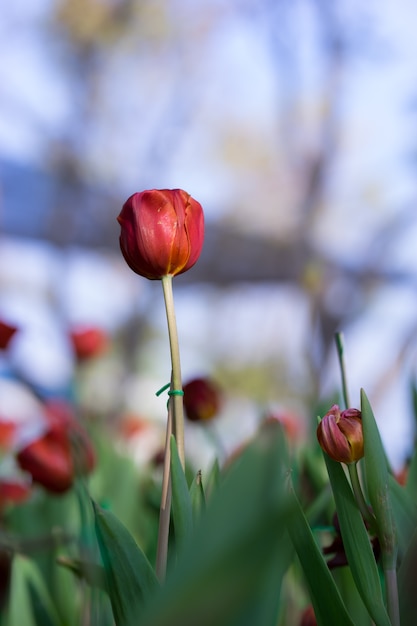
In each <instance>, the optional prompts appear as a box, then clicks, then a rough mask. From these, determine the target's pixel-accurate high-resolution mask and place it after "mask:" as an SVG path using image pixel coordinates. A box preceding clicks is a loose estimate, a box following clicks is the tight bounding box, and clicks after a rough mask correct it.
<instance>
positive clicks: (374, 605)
mask: <svg viewBox="0 0 417 626" xmlns="http://www.w3.org/2000/svg"><path fill="white" fill-rule="evenodd" d="M324 458H325V461H326V466H327V471H328V474H329V478H330V484H331V486H332V490H333V495H334V499H335V503H336V510H337V515H338V520H339V524H340V532H341V535H342V539H343V546H344V549H345V552H346V557H347V561H348V563H349V567H350V569H351V572H352V577H353V580H354V581H355V584H356V587H357V589H358V592H359V595H360V596H361V598H362V601H363V603H364V605H365V606H366V608H367V609H368V612H369V615H370V616H371V617H372V619H373V620H374V622H375V623H376V624H378V626H389V624H390V619H389V617H388V614H387V612H386V609H385V606H384V600H383V595H382V589H381V583H380V578H379V573H378V568H377V565H376V562H375V557H374V554H373V551H372V546H371V542H370V539H369V535H368V532H367V530H366V527H365V524H364V521H363V519H362V515H361V513H360V511H359V509H358V506H357V504H356V501H355V498H354V496H353V493H352V489H351V487H350V485H349V483H348V480H347V478H346V475H345V472H344V471H343V468H342V465H341V464H340V463H337V462H336V461H333V460H332V459H331V458H330V457H329V456H327V454H324Z"/></svg>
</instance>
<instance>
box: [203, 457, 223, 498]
mask: <svg viewBox="0 0 417 626" xmlns="http://www.w3.org/2000/svg"><path fill="white" fill-rule="evenodd" d="M219 483H220V466H219V461H218V460H217V459H215V461H214V463H213V465H212V467H211V469H210V471H209V472H208V475H207V480H204V494H205V498H206V500H209V499H210V498H211V496H212V494H213V493H214V492H215V491H216V489H217V488H218V486H219Z"/></svg>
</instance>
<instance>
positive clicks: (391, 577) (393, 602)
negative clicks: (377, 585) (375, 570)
mask: <svg viewBox="0 0 417 626" xmlns="http://www.w3.org/2000/svg"><path fill="white" fill-rule="evenodd" d="M384 572H385V586H386V592H387V609H388V615H389V617H390V620H391V624H392V626H400V605H399V601H398V585H397V570H396V569H395V567H394V568H384Z"/></svg>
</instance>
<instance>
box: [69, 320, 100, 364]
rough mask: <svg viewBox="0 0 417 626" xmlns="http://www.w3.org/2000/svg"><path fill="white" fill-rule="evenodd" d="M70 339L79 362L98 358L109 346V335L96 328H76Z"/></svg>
mask: <svg viewBox="0 0 417 626" xmlns="http://www.w3.org/2000/svg"><path fill="white" fill-rule="evenodd" d="M70 339H71V341H72V345H73V348H74V352H75V355H76V357H77V359H78V360H79V361H84V360H86V359H91V358H93V357H95V356H98V355H99V354H101V353H102V352H103V351H104V350H105V348H106V347H107V344H108V338H107V334H106V333H105V332H104V331H103V330H101V329H100V328H97V327H95V326H91V327H89V326H86V327H79V328H74V329H73V330H72V331H71V332H70Z"/></svg>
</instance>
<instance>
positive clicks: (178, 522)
mask: <svg viewBox="0 0 417 626" xmlns="http://www.w3.org/2000/svg"><path fill="white" fill-rule="evenodd" d="M170 448H171V485H172V517H173V520H174V530H175V540H176V542H177V544H178V545H179V546H182V545H183V544H184V543H185V542H186V541H187V538H188V537H189V536H190V535H191V533H192V529H193V516H192V505H191V497H190V491H189V489H188V484H187V479H186V477H185V473H184V470H183V468H182V465H181V461H180V458H179V456H178V450H177V444H176V441H175V437H174V436H173V435H171V441H170Z"/></svg>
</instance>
